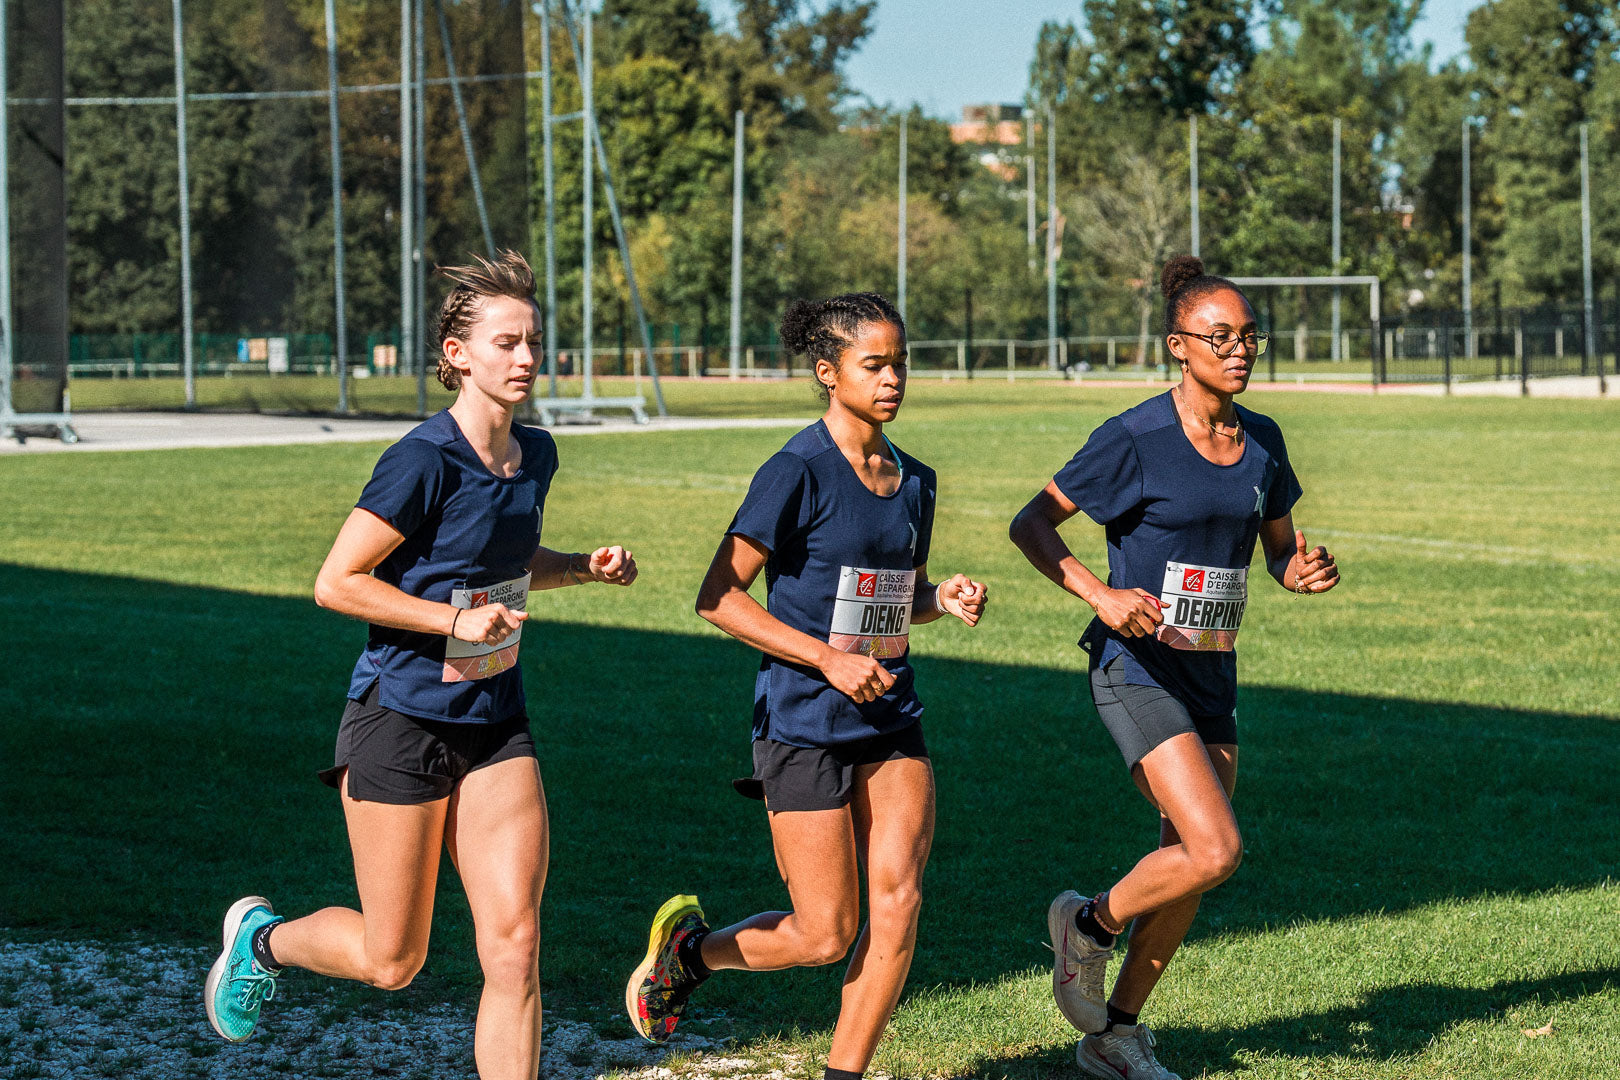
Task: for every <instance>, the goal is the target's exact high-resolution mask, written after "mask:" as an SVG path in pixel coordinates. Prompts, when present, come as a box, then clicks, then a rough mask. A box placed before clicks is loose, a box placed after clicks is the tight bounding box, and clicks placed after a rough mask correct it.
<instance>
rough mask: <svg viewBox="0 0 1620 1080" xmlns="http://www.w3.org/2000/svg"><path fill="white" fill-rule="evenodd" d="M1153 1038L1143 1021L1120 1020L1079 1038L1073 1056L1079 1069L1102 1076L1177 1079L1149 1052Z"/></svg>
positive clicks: (1127, 1079) (1131, 1079)
mask: <svg viewBox="0 0 1620 1080" xmlns="http://www.w3.org/2000/svg"><path fill="white" fill-rule="evenodd" d="M1157 1041H1158V1040H1157V1039H1155V1038H1154V1037H1153V1032H1152V1031H1150V1030H1148V1026H1147V1025H1146V1024H1133V1025H1132V1026H1130V1027H1125V1026H1124V1025H1122V1024H1121V1025H1117V1026H1115V1027H1112V1028H1109V1029H1108V1030H1107V1031H1104V1032H1101V1033H1099V1034H1095V1035H1087V1036H1086V1037H1085V1038H1083V1039H1081V1040H1080V1045H1079V1046H1078V1047H1076V1048H1075V1051H1074V1059H1075V1061H1077V1062H1079V1064H1080V1071H1081V1072H1083V1073H1088V1074H1089V1075H1091V1076H1100V1077H1103V1078H1104V1080H1181V1077H1180V1076H1177V1075H1176V1074H1175V1073H1173V1072H1171V1071H1170V1070H1169V1069H1167V1068H1165V1067H1164V1066H1163V1065H1160V1064H1159V1062H1158V1059H1157V1058H1155V1057H1154V1056H1153V1045H1154V1043H1156V1042H1157Z"/></svg>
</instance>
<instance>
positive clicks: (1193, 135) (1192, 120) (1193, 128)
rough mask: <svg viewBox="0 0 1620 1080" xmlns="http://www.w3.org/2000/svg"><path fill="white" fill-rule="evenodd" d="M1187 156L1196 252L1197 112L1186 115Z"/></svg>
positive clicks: (1194, 250)
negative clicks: (1189, 164) (1189, 163)
mask: <svg viewBox="0 0 1620 1080" xmlns="http://www.w3.org/2000/svg"><path fill="white" fill-rule="evenodd" d="M1187 157H1188V160H1189V161H1190V162H1191V166H1192V167H1191V169H1190V170H1189V172H1190V177H1189V180H1190V183H1191V184H1192V253H1193V255H1195V256H1196V255H1197V254H1198V114H1197V113H1193V114H1192V115H1191V116H1189V117H1187Z"/></svg>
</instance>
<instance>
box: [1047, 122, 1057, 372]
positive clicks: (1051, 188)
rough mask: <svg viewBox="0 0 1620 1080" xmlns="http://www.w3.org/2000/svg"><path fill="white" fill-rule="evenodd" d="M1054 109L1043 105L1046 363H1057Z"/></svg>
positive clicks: (1054, 369) (1051, 366)
mask: <svg viewBox="0 0 1620 1080" xmlns="http://www.w3.org/2000/svg"><path fill="white" fill-rule="evenodd" d="M1057 231H1058V219H1057V111H1056V110H1055V109H1053V108H1052V107H1051V106H1050V105H1048V106H1047V107H1046V366H1047V367H1048V368H1050V369H1051V370H1053V371H1056V370H1057V366H1058V343H1057V250H1058V235H1057Z"/></svg>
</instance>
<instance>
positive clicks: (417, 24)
mask: <svg viewBox="0 0 1620 1080" xmlns="http://www.w3.org/2000/svg"><path fill="white" fill-rule="evenodd" d="M422 3H423V0H411V53H412V57H413V67H412V72H413V74H414V76H415V82H416V85H415V87H414V89H413V92H414V93H415V94H416V108H415V109H414V110H413V114H414V119H415V121H416V122H415V125H414V126H415V129H416V130H415V132H414V133H413V135H414V139H415V142H416V151H415V153H414V154H413V155H412V157H413V160H414V162H415V164H416V175H415V177H413V178H412V192H413V196H414V197H413V199H412V202H411V212H412V213H414V214H415V215H416V224H415V227H414V228H413V229H412V230H411V231H412V233H413V235H414V236H415V238H416V246H415V248H414V249H413V250H412V252H411V290H412V300H411V310H412V312H413V313H414V314H415V315H416V321H417V330H416V333H418V334H421V333H422V332H423V331H424V330H426V329H427V41H426V38H425V35H424V34H423V32H422V22H423V16H424V14H425V12H424V10H423V7H422ZM428 360H429V357H428V349H427V348H425V347H424V348H422V349H421V350H420V362H419V363H418V364H417V367H416V415H418V416H426V415H427V380H428V367H429V363H428ZM432 366H433V368H434V370H435V371H437V369H438V358H437V357H434V358H433V362H432Z"/></svg>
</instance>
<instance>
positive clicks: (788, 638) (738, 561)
mask: <svg viewBox="0 0 1620 1080" xmlns="http://www.w3.org/2000/svg"><path fill="white" fill-rule="evenodd" d="M769 557H770V552H768V551H767V550H766V549H765V548H764V547H762V546H761V545H760V544H758V543H756V542H755V541H753V540H750V539H748V538H747V537H744V536H738V535H737V534H735V533H728V534H726V536H725V537H724V538H723V539H722V540H721V541H720V547H719V549H718V550H717V551H716V552H715V553H714V561H713V562H711V563H710V564H709V572H708V573H707V574H705V575H704V576H703V585H702V586H701V587H700V588H699V589H698V597H697V613H698V614H699V615H701V616H703V617H704V618H705V619H707V620H708V621H709V622H711V623H713V624H714V625H715V626H718V627H719V628H720V629H722V630H724V631H725V632H726V633H728V634H730V635H731V636H732V637H734V638H736V639H737V640H738V641H740V642H742V643H743V644H744V645H750V646H752V647H753V648H756V649H758V650H760V651H761V652H766V653H770V654H771V655H772V656H776V657H780V658H781V659H783V660H787V661H789V662H791V663H795V664H803V665H804V666H805V667H813V668H816V669H817V670H818V671H820V672H821V673H822V674H823V675H825V676H826V677H827V681H828V682H829V683H831V684H832V686H833V688H834V689H836V690H838V691H839V692H841V693H844V694H848V695H849V696H850V697H851V698H853V699H854V700H855V701H861V702H865V701H875V700H876V699H878V698H880V697H882V696H883V694H884V692H885V691H887V690H888V689H889V687H891V686H893V685H894V676H893V675H891V674H889V671H888V669H887V668H885V667H884V666H883V665H882V664H880V663H878V662H877V661H876V660H874V659H872V658H871V657H870V656H865V655H862V654H860V653H846V652H840V651H838V650H837V649H835V648H833V647H832V646H831V645H829V644H827V643H826V642H825V641H817V640H816V639H815V638H813V637H811V636H810V635H809V634H806V633H802V632H801V631H798V630H795V629H793V627H791V626H789V625H787V624H786V623H784V622H782V620H780V619H778V618H777V617H776V616H774V615H772V614H771V613H770V612H769V611H766V610H765V608H764V607H762V606H761V605H760V603H759V601H758V600H755V599H754V598H753V597H752V596H750V595H748V590H749V588H750V587H751V586H752V585H753V584H754V580H755V579H756V578H758V577H759V572H760V571H761V570H763V569H764V568H765V560H766V559H768V558H769Z"/></svg>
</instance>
